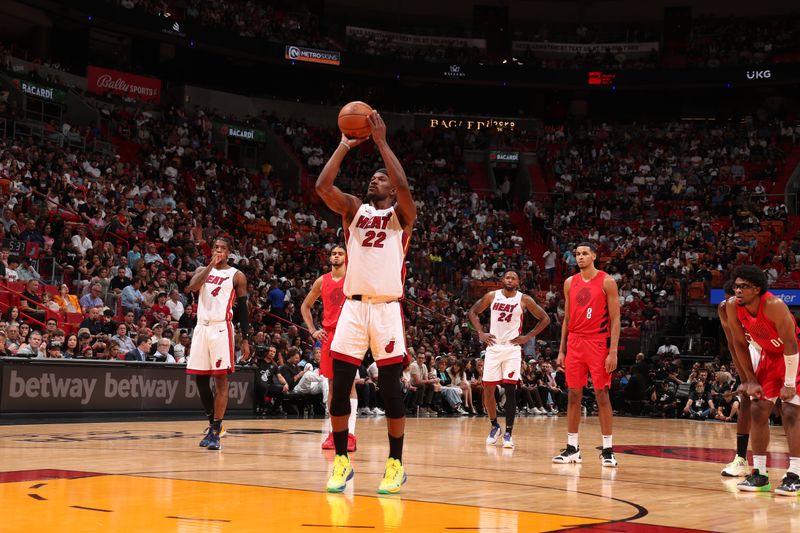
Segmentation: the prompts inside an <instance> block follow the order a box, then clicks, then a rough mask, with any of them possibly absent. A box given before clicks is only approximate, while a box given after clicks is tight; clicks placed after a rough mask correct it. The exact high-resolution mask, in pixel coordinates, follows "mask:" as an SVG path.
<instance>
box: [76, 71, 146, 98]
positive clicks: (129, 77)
mask: <svg viewBox="0 0 800 533" xmlns="http://www.w3.org/2000/svg"><path fill="white" fill-rule="evenodd" d="M86 78H87V88H88V89H89V91H90V92H93V93H99V94H106V93H112V94H116V95H118V96H127V97H129V98H135V99H137V100H143V101H145V102H160V101H161V80H159V79H157V78H150V77H148V76H139V75H136V74H131V73H130V72H122V71H120V70H112V69H108V68H100V67H95V66H92V65H89V70H88V71H87V76H86Z"/></svg>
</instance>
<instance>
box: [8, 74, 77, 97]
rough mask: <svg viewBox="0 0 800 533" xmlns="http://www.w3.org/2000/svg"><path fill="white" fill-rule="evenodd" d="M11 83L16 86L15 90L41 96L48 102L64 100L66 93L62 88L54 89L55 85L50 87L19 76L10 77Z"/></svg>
mask: <svg viewBox="0 0 800 533" xmlns="http://www.w3.org/2000/svg"><path fill="white" fill-rule="evenodd" d="M11 83H12V84H13V85H14V87H16V88H17V90H19V91H20V92H23V93H25V94H27V95H28V96H33V97H35V98H41V99H42V100H48V101H50V102H61V101H63V100H64V97H65V96H66V94H67V93H66V91H64V90H63V89H56V88H55V87H50V86H49V85H44V84H42V83H38V82H34V81H28V80H24V79H21V78H12V79H11Z"/></svg>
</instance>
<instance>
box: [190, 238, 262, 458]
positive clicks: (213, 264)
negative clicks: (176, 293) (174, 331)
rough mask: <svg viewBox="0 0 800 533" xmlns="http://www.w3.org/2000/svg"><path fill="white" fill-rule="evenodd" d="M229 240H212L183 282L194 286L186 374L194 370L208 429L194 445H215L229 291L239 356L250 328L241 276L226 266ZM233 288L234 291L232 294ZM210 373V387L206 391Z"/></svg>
mask: <svg viewBox="0 0 800 533" xmlns="http://www.w3.org/2000/svg"><path fill="white" fill-rule="evenodd" d="M230 253H231V243H230V241H229V240H228V238H227V237H217V238H216V239H214V243H213V248H212V255H211V260H210V261H209V263H208V265H207V266H205V267H199V268H198V269H197V270H196V271H195V273H194V276H192V279H191V281H190V282H189V290H190V291H200V296H199V298H198V305H197V326H195V328H194V333H193V334H192V347H191V351H190V352H189V354H190V355H189V362H188V363H187V365H186V373H187V374H194V375H195V379H196V381H197V390H198V392H199V394H200V400H201V401H202V402H203V408H204V409H205V412H206V415H207V416H208V421H209V428H208V431H207V432H206V435H205V437H203V440H201V441H200V446H203V447H205V448H208V449H209V450H220V449H222V444H221V443H220V437H221V436H222V431H223V430H222V418H223V417H224V416H225V409H226V408H227V407H228V374H232V373H233V372H234V371H235V369H234V364H235V362H236V360H235V356H234V353H233V338H234V336H233V326H232V324H231V320H232V319H233V313H232V307H233V301H234V296H235V299H236V308H237V312H238V316H239V326H240V327H241V330H242V339H243V340H242V355H243V357H244V358H245V359H247V358H249V357H250V343H249V342H248V340H247V336H248V334H249V332H250V325H249V317H248V309H247V278H246V277H245V275H244V274H243V273H242V272H240V271H239V270H237V269H236V268H234V267H232V266H230V265H228V256H229V255H230ZM234 293H235V295H234ZM211 376H214V386H215V391H212V390H211Z"/></svg>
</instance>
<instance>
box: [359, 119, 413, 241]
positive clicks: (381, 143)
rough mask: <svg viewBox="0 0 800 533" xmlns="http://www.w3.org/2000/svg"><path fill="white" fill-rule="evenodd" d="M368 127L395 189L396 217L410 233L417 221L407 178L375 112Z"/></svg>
mask: <svg viewBox="0 0 800 533" xmlns="http://www.w3.org/2000/svg"><path fill="white" fill-rule="evenodd" d="M369 125H370V127H371V128H372V140H373V141H375V146H377V147H378V150H379V151H380V153H381V157H382V158H383V163H384V164H385V165H386V170H388V171H389V181H390V182H391V183H392V186H393V187H394V189H395V193H396V196H395V198H396V199H397V208H396V211H397V216H398V218H399V219H400V223H401V224H402V225H403V230H404V231H405V232H406V233H411V229H412V228H413V227H414V221H415V220H417V205H416V204H415V203H414V199H413V198H412V197H411V189H410V188H409V187H408V178H407V177H406V173H405V171H404V170H403V165H401V164H400V161H399V160H398V159H397V156H396V155H394V152H393V151H392V149H391V148H390V147H389V143H388V142H387V141H386V124H385V123H384V122H383V119H382V118H381V116H380V115H379V114H378V112H377V111H373V113H372V114H371V115H370V116H369Z"/></svg>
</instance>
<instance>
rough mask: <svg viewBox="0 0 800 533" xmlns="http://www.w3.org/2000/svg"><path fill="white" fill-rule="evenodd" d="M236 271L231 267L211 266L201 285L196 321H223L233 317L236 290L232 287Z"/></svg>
mask: <svg viewBox="0 0 800 533" xmlns="http://www.w3.org/2000/svg"><path fill="white" fill-rule="evenodd" d="M237 272H238V270H237V269H235V268H233V267H228V268H226V269H224V270H220V269H217V268H212V269H211V272H209V274H208V277H207V278H206V280H205V282H203V286H202V287H201V288H200V298H199V300H198V305H197V321H198V323H202V322H206V321H208V322H224V321H226V320H231V318H232V317H233V312H232V311H231V309H232V308H233V301H234V300H235V299H236V291H235V290H234V289H233V276H234V275H235V274H236V273H237Z"/></svg>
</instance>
